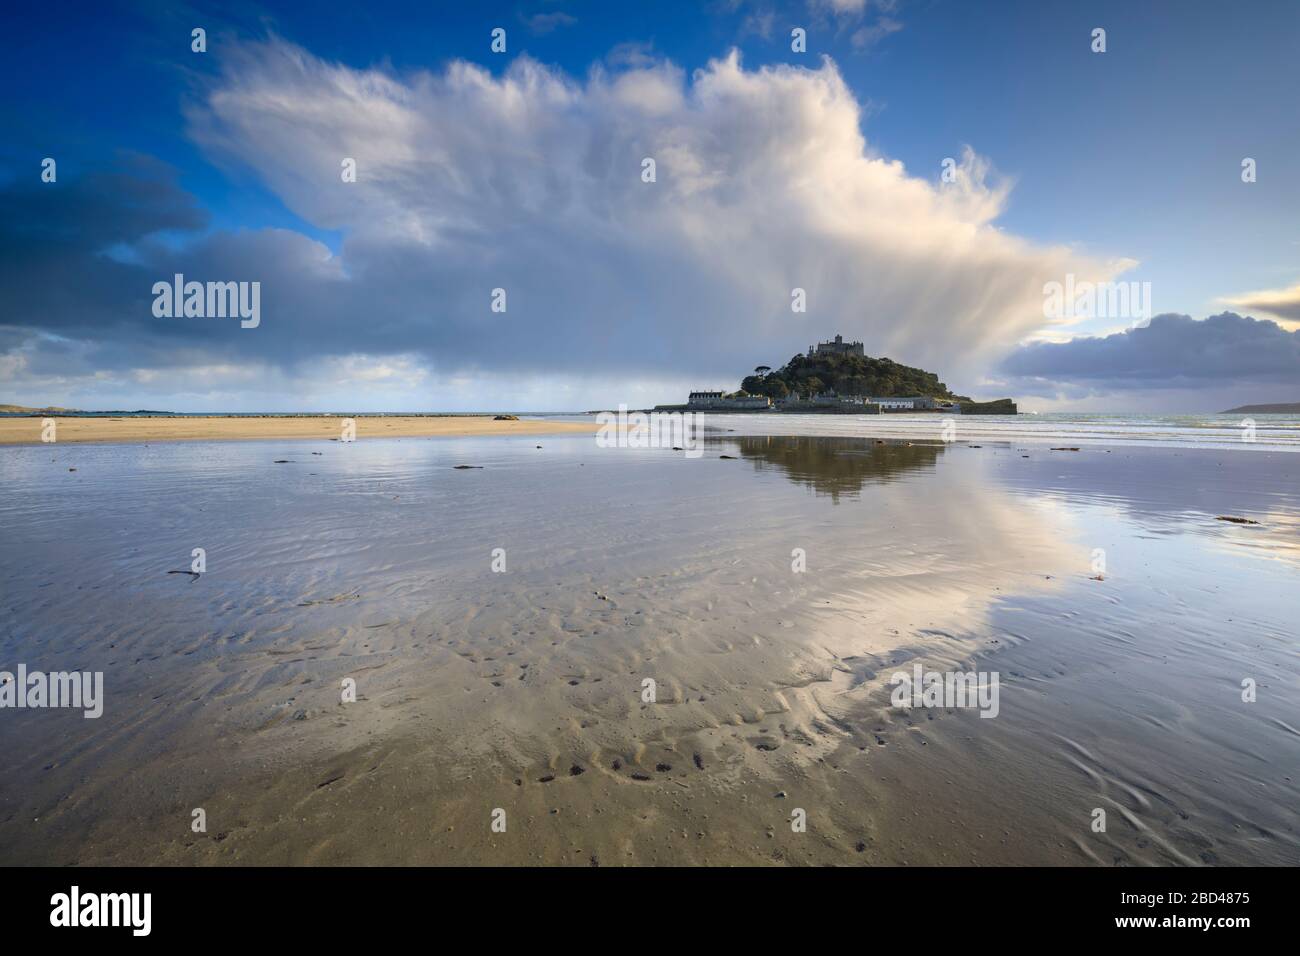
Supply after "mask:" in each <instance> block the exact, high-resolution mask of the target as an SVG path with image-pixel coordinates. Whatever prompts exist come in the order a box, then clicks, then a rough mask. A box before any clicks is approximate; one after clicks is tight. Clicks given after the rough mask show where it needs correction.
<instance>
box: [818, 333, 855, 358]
mask: <svg viewBox="0 0 1300 956" xmlns="http://www.w3.org/2000/svg"><path fill="white" fill-rule="evenodd" d="M818 355H857V356H860V357H863V358H865V357H866V352H865V351H864V350H863V347H862V343H861V342H845V341H844V336H842V335H837V336H835V340H834V341H833V342H818V343H817V344H816V345H815V346H809V348H808V357H809V358H816V357H817V356H818Z"/></svg>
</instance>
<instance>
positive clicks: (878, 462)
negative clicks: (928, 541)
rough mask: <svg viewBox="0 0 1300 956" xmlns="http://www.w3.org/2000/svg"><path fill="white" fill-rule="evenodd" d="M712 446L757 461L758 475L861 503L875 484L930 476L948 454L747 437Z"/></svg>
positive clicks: (898, 445)
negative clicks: (859, 499)
mask: <svg viewBox="0 0 1300 956" xmlns="http://www.w3.org/2000/svg"><path fill="white" fill-rule="evenodd" d="M705 441H706V442H708V443H709V444H710V445H712V446H713V447H715V448H718V449H719V450H722V449H725V450H727V451H728V452H730V453H732V454H736V453H739V455H740V456H741V457H742V458H744V459H746V460H747V461H751V462H753V464H754V467H755V468H756V469H757V470H758V471H775V472H778V473H780V474H784V475H785V477H786V478H788V479H789V480H790V481H792V482H794V483H795V484H798V485H804V486H806V487H809V488H812V489H813V491H814V492H815V493H816V494H819V495H828V496H829V497H830V498H831V500H832V501H833V502H834V503H836V504H838V503H839V500H840V498H841V497H842V496H844V497H849V498H856V497H858V496H859V495H860V493H861V491H862V489H863V487H864V486H865V485H869V484H885V483H888V482H890V481H894V480H897V478H898V477H899V476H900V475H902V474H903V473H904V472H910V471H930V470H933V469H934V468H935V466H936V464H937V462H938V459H939V456H940V455H942V454H943V453H944V452H945V451H946V450H947V449H946V447H945V446H944V445H943V444H926V445H915V444H913V443H912V442H897V441H889V442H886V441H878V440H877V441H872V440H870V439H864V438H821V437H817V438H814V437H808V436H802V437H784V436H776V435H742V436H738V437H734V438H730V437H729V438H713V437H706V439H705Z"/></svg>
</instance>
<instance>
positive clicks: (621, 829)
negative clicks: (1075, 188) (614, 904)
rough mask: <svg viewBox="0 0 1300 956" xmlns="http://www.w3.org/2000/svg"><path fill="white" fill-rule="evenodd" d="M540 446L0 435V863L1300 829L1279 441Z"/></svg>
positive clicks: (764, 849) (1044, 846) (1114, 842)
mask: <svg viewBox="0 0 1300 956" xmlns="http://www.w3.org/2000/svg"><path fill="white" fill-rule="evenodd" d="M537 444H539V443H538V442H535V441H531V440H511V439H485V438H464V439H456V438H448V439H445V440H438V441H430V442H418V443H412V442H394V441H378V442H370V443H360V442H358V443H354V444H350V445H341V444H338V443H330V442H326V441H316V442H312V441H298V442H287V443H286V444H285V445H284V446H283V447H282V448H281V447H275V446H274V445H271V444H266V443H258V442H233V443H221V444H209V443H194V444H186V445H180V444H178V445H159V446H150V447H148V448H143V447H141V446H128V445H122V446H112V445H101V446H84V445H83V446H74V447H66V448H64V447H56V448H51V447H50V446H44V447H39V448H22V449H10V450H7V451H6V452H5V453H4V455H3V456H0V477H3V479H4V483H5V488H6V491H7V492H8V493H7V494H6V496H5V499H4V503H3V506H2V508H3V510H2V511H0V518H3V525H4V527H5V528H6V541H5V544H4V546H3V548H2V549H0V562H2V564H0V571H2V572H3V574H4V576H5V579H6V582H7V594H6V601H5V604H4V607H3V609H0V624H2V625H3V630H0V668H3V669H12V668H13V666H14V665H15V664H16V663H17V662H19V661H21V662H24V663H26V664H27V665H28V667H29V668H33V669H35V668H43V669H46V670H56V669H87V670H103V671H104V673H105V683H106V693H107V701H106V704H105V712H104V716H103V717H101V718H100V719H98V720H85V719H83V718H82V716H81V714H80V712H69V711H56V710H45V711H36V710H27V711H13V710H8V711H0V746H2V747H3V749H4V751H5V752H6V754H7V755H9V761H8V762H9V770H8V772H7V773H6V774H5V775H4V776H3V778H2V779H0V854H2V855H3V858H4V859H5V860H6V861H7V862H13V863H48V864H57V865H62V864H91V863H100V864H126V863H138V864H154V863H165V864H241V863H242V864H255V863H289V864H312V863H327V864H333V863H364V864H382V863H400V864H407V863H410V864H416V863H424V864H430V863H435V864H436V863H445V864H490V865H527V864H561V865H583V866H590V865H621V864H714V865H731V864H827V863H830V864H846V865H860V864H886V865H903V864H908V865H915V864H931V863H933V864H953V863H980V864H1028V863H1041V864H1083V865H1127V864H1182V865H1205V864H1228V865H1231V864H1249V863H1261V864H1272V865H1281V864H1288V865H1295V864H1296V863H1297V862H1300V831H1298V830H1297V819H1296V811H1295V808H1296V806H1297V805H1300V800H1298V799H1297V797H1300V793H1298V792H1297V783H1296V773H1297V768H1300V731H1298V730H1297V728H1300V693H1297V691H1298V690H1300V686H1298V684H1300V681H1298V679H1297V666H1296V656H1295V649H1296V636H1297V635H1296V628H1295V624H1294V621H1295V618H1296V615H1295V599H1294V594H1295V593H1296V589H1295V584H1296V575H1297V573H1298V572H1300V501H1298V500H1297V493H1296V488H1297V483H1296V480H1295V479H1296V478H1297V477H1300V458H1297V456H1294V455H1291V454H1287V453H1276V454H1273V453H1259V452H1256V453H1231V452H1228V453H1225V452H1212V451H1165V450H1151V449H1123V450H1116V451H1114V452H1113V453H1112V452H1110V451H1107V450H1103V449H1087V450H1084V451H1081V452H1077V453H1066V452H1058V453H1052V452H1049V451H1047V450H1045V449H1041V448H1034V449H1025V448H1019V447H1016V446H1014V445H1011V444H985V445H984V446H983V447H978V448H976V447H971V446H968V445H960V444H959V445H951V446H944V445H941V444H933V445H924V444H919V443H917V444H908V443H903V442H884V443H881V442H879V441H878V440H871V439H850V438H839V439H828V438H798V439H790V438H777V437H765V436H750V437H745V436H735V437H726V438H719V439H715V440H713V441H711V442H710V443H709V445H708V450H707V452H706V454H705V455H704V456H703V457H702V458H699V459H694V460H692V459H687V458H685V457H684V456H682V455H681V454H674V453H672V452H670V451H667V450H629V449H598V448H596V447H595V443H594V441H593V440H592V439H591V438H590V437H589V436H559V437H555V438H552V439H549V440H547V441H545V442H541V443H540V444H541V445H542V446H543V447H542V448H540V449H538V448H536V445H537ZM721 455H729V456H734V457H735V458H736V459H737V460H728V459H724V458H721V457H719V456H721ZM1025 456H1028V457H1025ZM460 463H471V464H477V465H483V466H484V468H483V470H481V471H477V470H476V471H456V470H454V469H453V466H454V465H455V464H460ZM69 467H76V468H77V471H75V472H69V471H68V468H69ZM1219 514H1224V515H1236V516H1242V517H1248V518H1250V519H1251V520H1254V521H1257V522H1258V524H1255V525H1234V524H1230V523H1226V522H1222V521H1218V520H1217V516H1218V515H1219ZM194 547H204V548H206V550H207V562H208V563H207V572H206V573H205V574H203V575H202V576H201V577H199V578H198V579H197V580H192V579H191V577H190V576H189V575H184V574H168V573H167V572H168V571H170V570H178V569H184V568H187V567H188V566H189V562H190V553H191V549H192V548H194ZM497 548H501V549H504V552H505V561H506V565H505V569H504V571H499V570H494V565H493V562H494V557H495V556H494V549H497ZM1098 548H1100V549H1103V550H1104V552H1105V560H1106V571H1105V573H1104V574H1102V575H1098V574H1096V572H1095V566H1094V565H1095V560H1096V556H1095V551H1096V549H1098ZM795 549H802V550H803V552H804V558H805V560H806V570H802V571H796V570H795V569H794V556H793V552H794V551H795ZM1098 577H1100V578H1101V580H1096V578H1098ZM916 662H921V663H923V664H924V666H925V667H926V668H927V669H941V670H943V669H960V670H969V669H978V670H981V671H986V672H988V671H995V672H998V673H999V674H1000V675H1001V681H1002V684H1001V688H1002V690H1001V701H1000V712H999V714H998V716H997V717H996V718H993V719H984V718H980V717H979V716H978V713H977V712H975V711H973V710H964V709H960V708H945V707H938V708H924V709H913V710H909V711H904V710H900V709H897V708H894V707H891V706H890V690H891V688H890V686H889V683H888V682H889V678H890V676H891V675H892V674H893V673H894V672H895V671H897V670H900V669H901V670H910V668H911V666H912V665H913V663H916ZM1243 678H1251V679H1253V680H1254V681H1256V683H1257V685H1258V699H1257V700H1256V701H1255V702H1253V703H1245V702H1243V701H1242V700H1241V689H1240V686H1241V682H1242V680H1243ZM344 679H351V680H355V682H356V686H357V692H358V699H357V701H356V702H355V703H351V702H349V703H344V702H342V701H341V699H340V696H341V695H340V686H341V683H342V681H343V680H344ZM646 679H651V680H653V681H655V688H656V691H657V693H656V696H655V700H654V701H653V702H647V701H646V700H645V699H644V698H643V694H644V691H645V684H644V681H645V680H646ZM196 808H202V809H203V810H204V811H205V813H206V818H207V830H206V832H204V833H196V832H193V830H192V829H191V819H192V813H193V810H194V809H196ZM1097 809H1103V810H1105V811H1106V813H1107V815H1108V826H1107V830H1106V832H1104V833H1099V832H1095V831H1094V830H1093V829H1092V826H1091V824H1092V821H1093V817H1094V811H1095V810H1097ZM498 810H501V811H504V819H505V821H506V829H505V832H496V831H494V830H493V829H492V822H493V818H494V812H495V811H498ZM796 810H801V811H803V812H804V814H805V815H806V819H807V827H806V830H804V831H802V832H796V831H795V830H794V829H792V827H791V817H792V814H794V812H795V811H796Z"/></svg>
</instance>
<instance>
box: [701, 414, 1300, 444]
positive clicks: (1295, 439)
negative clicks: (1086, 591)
mask: <svg viewBox="0 0 1300 956" xmlns="http://www.w3.org/2000/svg"><path fill="white" fill-rule="evenodd" d="M705 421H706V423H707V424H708V425H709V426H712V427H716V428H719V429H724V430H726V431H730V432H734V433H736V434H752V435H825V436H840V437H851V436H861V437H892V438H904V439H909V440H912V441H941V440H943V435H944V425H945V423H947V422H951V423H952V430H951V432H950V434H951V435H952V436H953V437H954V440H956V441H1002V442H1019V443H1034V444H1076V445H1083V444H1086V445H1115V446H1143V447H1160V446H1177V447H1180V448H1222V449H1241V450H1245V451H1255V450H1286V451H1300V416H1296V415H1253V416H1249V417H1247V416H1244V415H1107V414H1067V413H1052V414H1044V415H1026V414H1022V415H954V416H946V415H940V414H929V413H926V414H911V415H909V414H902V413H897V414H887V415H782V414H779V413H772V414H767V413H755V414H722V415H717V414H712V415H711V414H708V413H705ZM1252 424H1253V427H1252Z"/></svg>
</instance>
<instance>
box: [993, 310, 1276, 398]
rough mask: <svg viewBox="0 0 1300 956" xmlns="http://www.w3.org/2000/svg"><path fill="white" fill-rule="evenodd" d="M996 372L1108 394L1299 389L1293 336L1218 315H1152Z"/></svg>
mask: <svg viewBox="0 0 1300 956" xmlns="http://www.w3.org/2000/svg"><path fill="white" fill-rule="evenodd" d="M1001 371H1002V372H1003V373H1004V374H1007V375H1010V376H1013V377H1015V378H1016V379H1018V380H1020V381H1022V382H1030V381H1035V380H1037V381H1040V382H1050V383H1055V384H1083V385H1089V386H1097V385H1100V386H1105V387H1109V388H1115V389H1121V388H1122V389H1150V388H1185V387H1189V386H1191V387H1195V386H1198V385H1200V384H1205V383H1212V384H1214V385H1216V386H1217V385H1228V384H1233V383H1258V384H1283V385H1285V384H1291V385H1295V386H1296V387H1298V388H1300V333H1297V332H1288V331H1286V330H1285V329H1283V328H1281V327H1280V326H1279V325H1277V323H1275V322H1269V321H1264V320H1259V319H1253V318H1249V317H1244V316H1240V315H1237V314H1236V313H1235V312H1224V313H1222V314H1220V315H1212V316H1210V317H1209V318H1208V319H1205V320H1204V321H1196V320H1194V319H1192V318H1191V317H1190V316H1186V315H1174V314H1164V315H1157V316H1156V317H1155V318H1153V319H1152V320H1151V323H1150V325H1148V326H1145V327H1140V328H1133V329H1127V330H1125V331H1123V332H1117V333H1115V334H1114V335H1107V336H1105V337H1102V338H1077V339H1073V340H1071V341H1069V342H1060V343H1056V342H1053V343H1048V342H1038V343H1034V344H1032V345H1026V346H1022V347H1021V348H1019V349H1017V350H1016V351H1015V352H1013V353H1012V354H1011V355H1009V356H1008V357H1007V358H1006V359H1005V360H1004V361H1003V362H1002V367H1001Z"/></svg>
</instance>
